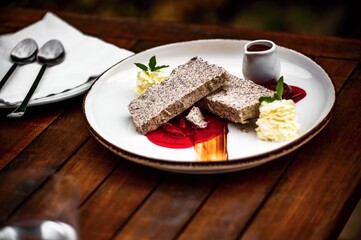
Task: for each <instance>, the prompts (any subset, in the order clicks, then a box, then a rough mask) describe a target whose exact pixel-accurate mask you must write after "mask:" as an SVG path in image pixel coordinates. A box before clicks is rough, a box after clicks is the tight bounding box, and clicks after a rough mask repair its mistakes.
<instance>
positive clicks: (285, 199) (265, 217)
mask: <svg viewBox="0 0 361 240" xmlns="http://www.w3.org/2000/svg"><path fill="white" fill-rule="evenodd" d="M359 89H361V69H360V67H358V69H357V71H356V72H355V73H354V74H353V75H352V77H351V81H349V82H348V83H347V85H346V86H345V87H344V88H343V90H342V92H341V93H340V95H339V97H338V102H337V105H336V112H335V115H334V117H333V119H332V120H331V121H330V123H329V125H328V126H326V128H325V129H324V130H323V131H322V132H321V133H320V134H319V135H318V136H316V137H315V138H314V139H313V140H311V141H310V142H309V144H307V145H306V146H305V147H303V148H302V149H301V152H300V154H299V155H298V157H297V159H296V161H294V162H293V163H292V165H291V166H290V168H289V170H288V171H287V173H286V175H285V176H284V178H283V179H282V180H281V182H280V184H279V185H278V186H277V187H276V189H275V191H274V193H273V194H272V196H271V197H270V198H269V199H268V200H267V202H266V203H265V205H264V206H263V207H262V209H261V210H260V212H259V214H258V215H257V216H256V217H255V219H254V220H253V221H252V223H251V225H250V226H249V228H248V229H247V231H246V232H245V234H244V235H243V236H242V239H265V238H267V239H283V238H289V239H295V238H297V239H334V238H336V237H337V236H338V234H339V232H340V231H341V228H342V226H343V225H344V224H345V222H346V219H347V217H348V216H344V215H342V213H343V212H344V213H347V212H348V213H350V212H351V210H352V209H353V208H354V207H355V204H356V202H357V201H355V199H354V198H355V197H356V198H357V197H360V187H361V184H360V183H361V162H360V159H361V155H360V154H361V153H360V151H355V150H356V149H358V148H359V143H360V142H361V125H360V121H359V119H360V118H361V107H360V104H359ZM310 186H313V187H310ZM330 186H333V187H335V189H337V191H334V190H333V189H330ZM350 203H353V204H350ZM296 216H297V217H296Z"/></svg>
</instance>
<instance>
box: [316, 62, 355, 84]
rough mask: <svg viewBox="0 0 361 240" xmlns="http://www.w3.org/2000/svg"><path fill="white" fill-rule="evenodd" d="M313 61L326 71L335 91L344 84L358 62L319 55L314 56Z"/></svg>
mask: <svg viewBox="0 0 361 240" xmlns="http://www.w3.org/2000/svg"><path fill="white" fill-rule="evenodd" d="M314 61H315V62H316V63H317V64H319V65H320V66H321V67H322V68H323V69H324V70H325V71H326V72H327V74H328V75H329V76H330V78H331V80H332V82H333V84H334V86H335V88H336V90H337V91H338V90H340V89H341V87H342V86H343V84H345V82H346V80H347V79H348V78H349V77H350V76H351V74H352V72H353V71H354V70H355V69H356V66H357V63H358V62H357V61H349V60H342V59H330V58H320V57H318V58H315V59H314Z"/></svg>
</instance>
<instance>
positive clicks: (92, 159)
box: [9, 138, 121, 226]
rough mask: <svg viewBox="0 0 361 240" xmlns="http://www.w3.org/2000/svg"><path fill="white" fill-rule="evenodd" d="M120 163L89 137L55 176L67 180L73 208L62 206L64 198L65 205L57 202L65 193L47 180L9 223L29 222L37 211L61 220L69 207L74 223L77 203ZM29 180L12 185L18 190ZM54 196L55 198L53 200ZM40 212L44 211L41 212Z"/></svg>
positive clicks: (12, 192) (77, 217) (11, 193)
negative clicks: (27, 220)
mask: <svg viewBox="0 0 361 240" xmlns="http://www.w3.org/2000/svg"><path fill="white" fill-rule="evenodd" d="M120 162H121V161H120V159H119V157H117V156H115V155H114V154H112V153H111V152H110V151H108V150H107V149H106V148H105V147H104V146H102V145H101V144H100V143H98V142H97V141H96V140H95V139H94V138H90V140H89V141H87V142H86V143H85V144H84V145H83V146H82V148H81V149H80V150H79V151H78V152H76V154H75V155H74V156H73V157H72V158H71V159H70V160H69V161H67V162H66V163H65V165H64V166H63V167H62V168H61V169H60V170H59V171H57V172H56V173H55V176H57V178H58V181H59V182H61V181H62V180H63V179H65V180H67V179H70V180H71V182H70V184H68V186H67V187H68V190H69V192H73V194H72V195H71V196H70V197H72V198H73V200H74V204H75V206H68V205H65V204H68V203H67V201H66V200H67V199H63V200H64V202H65V203H64V204H63V203H62V202H61V201H60V200H61V199H62V196H61V194H65V195H66V196H69V195H67V193H66V192H59V191H57V189H54V183H53V182H51V181H48V180H47V181H46V183H45V184H44V185H43V186H41V188H40V189H39V190H37V192H36V193H35V194H33V195H32V196H31V197H30V198H29V199H27V200H26V202H24V203H23V204H22V205H21V206H19V207H18V208H17V209H16V211H15V213H14V214H13V215H12V216H11V221H16V220H23V219H29V218H30V219H31V218H34V216H37V215H38V214H39V213H41V212H42V213H43V214H46V215H47V216H48V217H49V218H53V219H56V220H61V219H62V217H64V213H66V212H67V211H68V208H69V207H71V209H72V210H73V211H74V213H75V214H76V215H75V217H76V219H74V220H78V219H79V212H78V210H77V208H78V207H79V206H80V205H81V203H83V202H85V201H86V199H87V198H88V197H89V196H90V195H91V194H92V193H93V191H95V190H96V189H97V187H98V186H99V185H100V184H101V183H102V182H103V181H104V179H106V178H107V177H108V175H109V174H110V173H111V172H112V171H113V169H114V168H115V167H116V166H117V165H119V163H120ZM23 172H25V173H27V171H21V172H20V175H21V174H22V173H23ZM18 176H19V175H18ZM37 178H39V177H38V176H35V179H37ZM29 181H32V179H31V178H28V179H27V181H25V180H24V179H22V181H21V182H19V181H18V180H16V181H14V182H17V184H16V186H17V189H18V188H19V186H22V185H24V184H27V183H28V182H29ZM12 184H13V183H12ZM9 193H10V195H13V194H18V193H16V191H14V189H12V191H9ZM49 195H53V196H49ZM56 197H57V198H59V199H58V200H57V199H56ZM53 201H54V202H53ZM51 208H54V209H51ZM44 209H45V210H47V211H44ZM51 210H52V211H51ZM66 216H67V214H65V217H66ZM64 220H66V219H64ZM73 223H74V224H75V226H78V223H77V222H76V221H75V222H73Z"/></svg>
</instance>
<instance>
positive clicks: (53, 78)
mask: <svg viewBox="0 0 361 240" xmlns="http://www.w3.org/2000/svg"><path fill="white" fill-rule="evenodd" d="M25 38H33V39H34V40H35V41H36V43H37V44H38V47H39V49H40V48H41V46H42V45H43V44H44V43H45V42H47V41H48V40H51V39H58V40H59V41H61V42H62V44H63V46H64V48H65V51H66V54H65V59H64V61H63V62H62V63H61V64H59V65H55V66H52V67H48V68H47V69H46V70H45V73H44V75H43V77H42V79H41V81H40V83H39V85H38V87H37V89H36V91H35V93H34V95H33V97H32V99H37V98H42V97H45V96H48V95H51V94H57V93H61V92H63V91H65V90H67V89H72V88H74V87H77V86H79V85H81V84H83V83H85V82H87V81H88V79H89V77H94V76H97V75H99V74H101V73H102V72H103V71H105V70H106V69H108V68H109V67H111V66H112V65H114V64H115V63H117V62H119V61H120V60H122V59H124V58H126V57H128V56H130V55H132V54H133V52H131V51H128V50H126V49H121V48H119V47H117V46H115V45H112V44H109V43H106V42H104V41H102V40H100V39H98V38H95V37H92V36H88V35H85V34H83V33H82V32H80V31H79V30H77V29H75V28H74V27H73V26H71V25H69V24H68V23H66V22H65V21H64V20H62V19H60V18H59V17H58V16H56V15H55V14H53V13H51V12H48V13H46V14H45V16H44V17H43V19H41V20H39V21H38V22H35V23H33V24H31V25H30V26H27V27H25V28H24V29H21V30H19V31H17V32H15V33H13V34H6V35H2V36H0V79H1V78H2V77H3V76H4V75H5V74H6V72H7V71H8V70H9V68H10V67H11V65H12V64H13V63H12V61H11V58H10V53H11V51H12V49H13V48H14V47H15V45H16V44H18V43H19V42H20V41H21V40H23V39H25ZM40 68H41V65H40V64H39V63H37V62H34V63H31V64H27V65H23V66H18V67H17V69H15V71H14V72H13V74H12V75H11V77H10V78H9V79H8V81H7V82H6V84H5V85H4V86H3V88H2V89H1V90H0V99H2V100H3V101H6V102H10V103H15V102H21V101H22V100H23V99H24V97H25V95H26V93H27V92H28V90H29V89H30V87H31V85H32V83H33V81H34V80H35V78H36V76H37V74H38V72H39V70H40Z"/></svg>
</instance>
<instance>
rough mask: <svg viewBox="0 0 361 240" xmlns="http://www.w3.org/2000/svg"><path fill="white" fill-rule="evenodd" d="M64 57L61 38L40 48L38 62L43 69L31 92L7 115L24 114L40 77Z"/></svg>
mask: <svg viewBox="0 0 361 240" xmlns="http://www.w3.org/2000/svg"><path fill="white" fill-rule="evenodd" d="M64 57H65V50H64V47H63V45H62V44H61V42H60V41H59V40H56V39H53V40H50V41H48V42H46V43H45V44H44V45H43V46H42V47H41V48H40V50H39V52H38V55H37V59H38V62H40V63H41V64H42V66H41V69H40V71H39V73H38V75H37V76H36V79H35V81H34V83H33V85H32V86H31V88H30V90H29V92H28V93H27V94H26V96H25V98H24V100H23V101H22V103H21V104H20V105H19V106H18V107H17V108H16V109H15V110H14V111H13V112H12V113H10V114H8V115H7V117H9V118H18V117H22V116H23V115H24V113H25V110H26V108H27V106H28V103H29V100H30V98H31V96H32V95H33V93H34V92H35V89H36V88H37V86H38V84H39V82H40V79H41V77H42V76H43V74H44V72H45V69H46V68H47V67H48V66H53V65H56V64H59V63H61V62H62V61H63V60H64Z"/></svg>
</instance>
